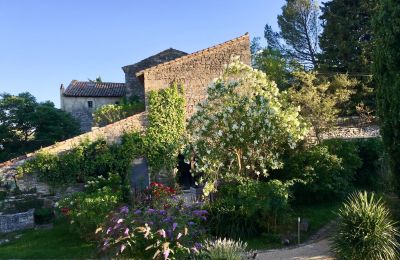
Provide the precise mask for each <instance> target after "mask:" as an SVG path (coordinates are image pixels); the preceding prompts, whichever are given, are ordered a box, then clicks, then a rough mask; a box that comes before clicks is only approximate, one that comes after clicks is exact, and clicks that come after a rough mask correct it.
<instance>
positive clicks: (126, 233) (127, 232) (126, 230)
mask: <svg viewBox="0 0 400 260" xmlns="http://www.w3.org/2000/svg"><path fill="white" fill-rule="evenodd" d="M124 235H125V236H129V228H126V229H125V232H124Z"/></svg>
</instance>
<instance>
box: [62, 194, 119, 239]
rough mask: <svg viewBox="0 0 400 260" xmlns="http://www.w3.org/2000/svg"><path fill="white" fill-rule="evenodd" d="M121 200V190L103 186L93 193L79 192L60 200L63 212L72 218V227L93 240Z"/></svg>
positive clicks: (83, 236) (82, 235)
mask: <svg viewBox="0 0 400 260" xmlns="http://www.w3.org/2000/svg"><path fill="white" fill-rule="evenodd" d="M120 202H121V192H116V191H113V190H112V189H111V188H109V187H103V188H101V189H99V190H97V191H96V192H93V193H83V192H78V193H75V194H73V195H72V196H71V197H68V198H64V199H62V200H60V201H59V202H58V206H59V208H60V210H61V213H62V214H64V215H65V216H67V217H68V218H69V219H70V223H71V229H72V230H73V231H74V232H77V233H78V234H79V235H80V236H81V237H82V238H84V239H86V240H92V239H93V238H94V235H93V234H94V232H95V230H96V228H97V227H98V226H99V225H100V224H101V223H103V222H104V221H105V218H106V216H107V215H108V214H109V213H110V211H112V210H114V209H115V208H116V207H117V206H118V204H119V203H120Z"/></svg>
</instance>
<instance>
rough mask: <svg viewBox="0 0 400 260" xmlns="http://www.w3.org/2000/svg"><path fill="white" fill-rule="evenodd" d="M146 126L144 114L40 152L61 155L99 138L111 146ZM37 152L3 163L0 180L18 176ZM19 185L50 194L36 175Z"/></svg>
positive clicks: (100, 128)
mask: <svg viewBox="0 0 400 260" xmlns="http://www.w3.org/2000/svg"><path fill="white" fill-rule="evenodd" d="M146 125H147V114H146V113H145V112H142V113H140V114H136V115H133V116H130V117H128V118H126V119H123V120H120V121H118V122H115V123H112V124H109V125H107V126H104V127H99V128H96V129H94V130H92V131H91V132H88V133H84V134H81V135H78V136H76V137H74V138H71V139H68V140H65V141H62V142H59V143H56V144H54V145H51V146H48V147H45V148H42V149H41V150H39V151H44V152H49V153H53V154H59V153H62V152H66V151H68V150H71V149H72V148H73V147H75V146H77V145H79V143H81V142H82V141H84V140H89V141H94V140H97V139H99V138H104V139H105V140H106V141H107V142H108V143H110V144H111V143H115V142H119V141H120V138H121V136H122V135H123V134H124V133H125V132H130V131H133V130H138V131H143V130H144V128H145V127H146ZM37 152H38V151H36V152H33V153H30V154H27V155H24V156H20V157H17V158H14V159H12V160H9V161H6V162H4V163H1V164H0V180H1V179H10V178H12V176H13V175H15V174H16V168H17V167H18V166H20V165H22V164H24V163H25V162H26V161H27V160H30V159H32V158H34V157H35V155H36V154H37ZM17 184H18V186H19V187H20V188H21V189H22V190H28V189H32V188H36V190H37V192H38V193H42V194H45V193H48V192H49V187H48V186H47V185H46V184H44V183H41V182H38V181H37V179H36V176H34V175H26V176H24V177H23V178H21V179H17Z"/></svg>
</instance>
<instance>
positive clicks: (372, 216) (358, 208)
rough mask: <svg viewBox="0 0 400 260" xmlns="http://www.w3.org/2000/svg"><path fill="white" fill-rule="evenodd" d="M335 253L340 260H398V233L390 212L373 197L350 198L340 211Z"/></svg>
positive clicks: (355, 195) (334, 243) (362, 193)
mask: <svg viewBox="0 0 400 260" xmlns="http://www.w3.org/2000/svg"><path fill="white" fill-rule="evenodd" d="M338 215H339V224H338V230H337V232H336V233H335V236H334V238H333V250H334V252H335V253H336V255H337V256H338V258H339V259H352V260H357V259H360V260H369V259H371V260H390V259H398V257H399V255H398V249H399V248H400V246H399V243H398V242H397V238H398V236H399V233H398V231H397V230H396V228H395V223H394V222H393V221H392V220H391V219H390V216H389V210H388V209H387V208H386V207H385V205H384V204H383V203H382V202H381V199H376V198H375V195H374V194H373V193H372V194H371V195H368V194H367V193H366V192H358V193H354V194H352V195H350V196H349V197H348V199H347V201H346V202H345V203H344V204H343V206H342V208H341V209H340V210H339V214H338Z"/></svg>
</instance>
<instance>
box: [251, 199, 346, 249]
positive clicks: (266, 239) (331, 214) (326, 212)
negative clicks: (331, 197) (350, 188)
mask: <svg viewBox="0 0 400 260" xmlns="http://www.w3.org/2000/svg"><path fill="white" fill-rule="evenodd" d="M340 206H341V203H340V202H333V203H324V204H317V205H301V206H296V207H293V212H292V214H291V217H290V222H293V224H292V225H291V228H290V230H291V233H292V234H297V218H298V217H301V218H302V219H307V220H308V222H309V229H308V231H307V232H301V234H300V238H301V242H302V243H303V242H305V241H307V240H308V239H309V238H310V236H312V235H313V234H315V233H316V232H317V231H318V230H319V229H321V228H322V227H323V226H325V225H326V224H328V223H329V222H331V221H332V220H334V219H335V218H336V213H335V212H337V210H338V209H339V207H340ZM296 236H297V235H296ZM296 239H297V237H296ZM245 242H247V244H248V247H249V249H252V250H257V249H273V248H281V247H282V244H281V237H280V236H279V235H270V234H264V235H262V236H259V237H255V238H251V239H247V240H245ZM293 242H295V243H296V242H297V240H296V241H293Z"/></svg>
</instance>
